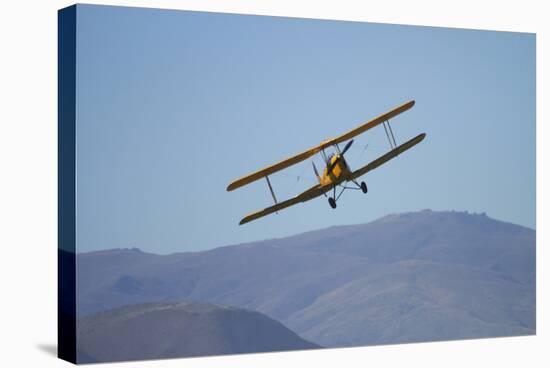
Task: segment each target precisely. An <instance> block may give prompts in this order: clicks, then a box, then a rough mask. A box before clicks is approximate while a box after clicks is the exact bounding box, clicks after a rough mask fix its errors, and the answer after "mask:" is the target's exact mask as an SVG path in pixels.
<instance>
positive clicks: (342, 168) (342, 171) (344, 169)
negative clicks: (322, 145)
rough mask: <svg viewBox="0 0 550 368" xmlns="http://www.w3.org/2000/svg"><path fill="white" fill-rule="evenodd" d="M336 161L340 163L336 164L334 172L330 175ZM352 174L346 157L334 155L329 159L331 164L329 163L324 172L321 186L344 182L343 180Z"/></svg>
mask: <svg viewBox="0 0 550 368" xmlns="http://www.w3.org/2000/svg"><path fill="white" fill-rule="evenodd" d="M336 160H338V163H336V166H334V168H333V169H332V172H331V173H330V174H329V173H328V170H329V167H330V166H331V165H332V164H333V163H334V161H336ZM350 173H351V171H350V169H349V166H348V164H347V162H346V160H345V159H344V157H343V156H341V155H339V154H336V155H333V156H332V157H331V158H330V159H329V162H328V163H327V165H326V166H325V169H324V170H323V174H322V175H321V176H320V177H319V184H321V185H323V186H324V185H329V184H336V183H339V182H341V181H342V179H344V178H345V177H347V176H348V175H349V174H350Z"/></svg>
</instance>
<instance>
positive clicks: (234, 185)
mask: <svg viewBox="0 0 550 368" xmlns="http://www.w3.org/2000/svg"><path fill="white" fill-rule="evenodd" d="M413 106H414V100H411V101H409V102H407V103H404V104H403V105H401V106H398V107H396V108H394V109H393V110H391V111H388V112H387V113H385V114H382V115H380V116H378V117H377V118H374V119H373V120H371V121H369V122H367V123H365V124H362V125H361V126H359V127H357V128H355V129H353V130H351V131H349V132H347V133H345V134H342V135H341V136H339V137H336V138H332V139H329V140H326V141H324V142H323V143H321V144H320V145H318V146H317V147H313V148H310V149H308V150H307V151H304V152H302V153H300V154H298V155H296V156H293V157H291V158H287V159H286V160H283V161H280V162H278V163H276V164H274V165H271V166H268V167H266V168H264V169H262V170H259V171H256V172H255V173H252V174H250V175H247V176H244V177H242V178H240V179H237V180H235V181H234V182H232V183H231V184H229V185H228V186H227V190H228V191H231V190H233V189H237V188H239V187H242V186H243V185H246V184H250V183H252V182H253V181H256V180H258V179H261V178H263V177H265V176H268V175H271V174H273V173H274V172H277V171H279V170H282V169H285V168H287V167H289V166H292V165H294V164H297V163H298V162H301V161H304V160H306V159H308V158H310V157H311V156H313V155H315V154H317V153H319V152H320V151H321V150H323V149H325V148H327V147H330V146H332V145H335V144H337V143H341V142H345V141H347V140H349V139H351V138H353V137H355V136H356V135H358V134H361V133H364V132H366V131H367V130H369V129H371V128H374V127H375V126H377V125H379V124H382V123H383V122H384V121H386V120H388V119H391V118H393V117H395V116H397V115H399V114H401V113H402V112H404V111H407V110H408V109H410V108H411V107H413Z"/></svg>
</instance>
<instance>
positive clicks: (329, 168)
mask: <svg viewBox="0 0 550 368" xmlns="http://www.w3.org/2000/svg"><path fill="white" fill-rule="evenodd" d="M352 144H353V139H352V140H351V141H349V142H348V143H347V144H346V145H345V146H344V149H343V150H342V152H340V154H339V155H338V157H337V158H336V160H334V162H333V163H332V164H331V165H330V166H329V167H328V170H327V175H330V174H331V173H332V170H334V168H335V167H336V165H338V162H340V160H341V159H342V157H344V153H346V152H347V151H348V150H349V148H350V147H351V145H352Z"/></svg>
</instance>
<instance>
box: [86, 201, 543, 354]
mask: <svg viewBox="0 0 550 368" xmlns="http://www.w3.org/2000/svg"><path fill="white" fill-rule="evenodd" d="M77 262H78V266H77V269H78V289H77V290H78V295H77V300H78V311H79V313H80V315H85V314H89V313H93V312H96V311H99V310H104V309H109V308H112V307H116V306H121V305H128V304H139V303H145V302H159V301H163V302H164V301H177V300H195V301H206V302H212V303H216V304H223V305H231V306H235V307H240V308H245V309H248V310H255V311H259V312H261V313H264V314H266V315H267V316H269V317H271V318H274V319H276V320H278V321H280V322H282V323H283V324H284V325H285V326H287V327H288V328H290V329H291V330H293V331H294V332H296V333H297V334H299V335H300V336H301V337H302V338H305V339H308V340H309V341H312V342H315V343H317V344H320V345H322V346H350V345H365V344H380V343H397V342H412V341H427V340H441V339H460V338H470V337H489V336H511V335H523V334H533V333H534V332H535V231H534V230H531V229H528V228H524V227H521V226H517V225H513V224H509V223H505V222H501V221H497V220H494V219H491V218H489V217H487V216H485V215H484V214H481V215H479V214H468V213H459V212H434V211H428V210H426V211H421V212H415V213H406V214H399V215H390V216H386V217H383V218H381V219H379V220H377V221H374V222H371V223H368V224H364V225H352V226H339V227H331V228H328V229H324V230H319V231H314V232H308V233H304V234H300V235H296V236H292V237H288V238H283V239H273V240H266V241H261V242H255V243H249V244H242V245H235V246H226V247H220V248H216V249H213V250H210V251H205V252H194V253H191V252H190V253H177V254H171V255H162V256H161V255H155V254H149V253H144V252H141V251H139V250H137V249H118V250H109V251H101V252H92V253H85V254H79V255H78V260H77Z"/></svg>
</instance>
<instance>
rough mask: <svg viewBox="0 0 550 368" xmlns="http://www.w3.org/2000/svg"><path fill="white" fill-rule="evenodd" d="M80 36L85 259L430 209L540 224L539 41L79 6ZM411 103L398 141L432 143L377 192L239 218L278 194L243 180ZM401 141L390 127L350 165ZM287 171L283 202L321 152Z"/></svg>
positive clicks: (279, 182)
mask: <svg viewBox="0 0 550 368" xmlns="http://www.w3.org/2000/svg"><path fill="white" fill-rule="evenodd" d="M77 42H78V43H77V91H76V93H77V250H78V251H80V252H83V251H91V250H98V249H108V248H119V247H139V248H141V249H142V250H145V251H149V252H155V253H172V252H182V251H195V250H204V249H210V248H214V247H217V246H222V245H228V244H235V243H242V242H248V241H253V240H260V239H266V238H274V237H282V236H286V235H291V234H295V233H300V232H303V231H308V230H313V229H318V228H323V227H328V226H332V225H342V224H356V223H364V222H369V221H372V220H374V219H376V218H379V217H381V216H384V215H386V214H389V213H396V212H405V211H416V210H421V209H425V208H430V209H433V210H459V211H465V210H466V211H470V212H486V213H487V215H489V216H491V217H494V218H497V219H500V220H504V221H509V222H513V223H517V224H521V225H524V226H528V227H531V228H535V35H534V34H526V33H511V32H492V31H475V30H463V29H447V28H433V27H416V26H415V27H413V26H398V25H384V24H373V23H359V22H342V21H324V20H309V19H296V18H280V17H261V16H243V15H230V14H217V13H200V12H183V11H168V10H153V9H139V8H122V7H104V6H91V5H79V6H78V11H77ZM409 99H414V100H416V105H415V107H413V109H411V110H409V111H407V112H405V113H404V114H402V115H400V116H399V117H397V118H395V119H394V120H393V121H392V127H393V129H394V133H395V135H396V139H397V140H398V141H400V142H403V141H405V140H407V139H409V138H412V137H413V136H415V135H417V134H418V133H421V132H425V133H427V137H426V139H425V140H424V141H423V142H422V143H421V144H420V145H418V146H417V147H414V148H413V149H412V150H410V151H409V152H407V153H405V154H403V155H401V156H399V157H398V158H396V159H395V160H392V161H390V162H389V163H387V164H386V165H384V166H382V167H380V168H379V169H377V170H375V171H373V172H371V173H369V174H367V175H366V176H365V177H364V178H363V180H365V181H366V182H367V184H368V186H369V193H368V194H367V195H363V194H360V193H359V192H356V191H353V192H346V193H344V195H343V196H342V198H341V199H340V201H339V203H338V209H337V210H332V209H331V208H330V207H329V205H328V203H327V202H326V200H325V199H324V198H323V197H321V198H318V199H316V200H313V201H310V202H307V203H305V204H301V205H297V206H294V207H292V208H289V209H287V210H284V211H282V212H280V213H279V214H278V215H272V216H269V217H265V218H263V219H260V220H257V221H254V222H251V223H249V224H246V225H243V226H239V225H238V222H239V220H240V219H241V218H242V217H243V216H244V215H246V214H248V213H249V212H252V211H254V210H257V209H260V208H263V207H266V206H268V205H270V204H271V203H272V200H271V196H270V194H269V192H268V189H267V185H266V183H265V181H258V182H256V183H253V184H251V185H249V186H247V187H243V188H240V189H237V190H236V191H234V192H226V190H225V188H226V186H227V184H228V183H229V182H230V181H232V180H233V179H236V178H238V177H241V176H243V175H245V174H247V173H249V172H251V171H255V170H257V169H260V168H262V167H264V166H266V165H268V164H271V163H274V162H275V161H279V160H281V159H283V158H285V157H287V156H289V155H292V154H295V153H298V152H301V151H303V150H305V149H307V148H310V147H312V146H315V145H316V144H318V143H319V142H320V141H322V140H324V139H326V138H329V137H333V136H336V135H339V134H341V133H343V132H345V131H347V130H349V129H351V128H353V127H355V126H357V125H358V124H360V123H361V122H364V121H367V120H369V119H371V118H372V117H375V116H377V115H379V114H381V113H383V112H385V111H387V110H389V109H391V108H393V107H394V106H396V105H399V104H401V103H403V102H405V101H407V100H409ZM367 144H368V146H367V147H366V149H365V145H367ZM388 148H389V147H388V143H387V141H386V139H385V135H384V132H383V128H381V127H379V128H378V129H374V130H373V131H370V132H368V133H367V134H364V135H362V136H360V137H358V138H357V139H356V142H355V144H354V146H353V147H352V148H351V149H350V151H349V153H348V155H347V161H348V163H349V164H350V166H351V167H352V169H353V168H358V167H360V166H362V165H364V164H366V163H367V162H368V161H370V160H372V159H374V158H376V157H377V156H379V155H380V154H382V153H384V152H385V150H387V149H388ZM315 160H316V163H317V165H318V166H321V165H322V164H321V161H320V160H319V158H317V157H316V158H315ZM297 176H300V177H301V179H300V180H297ZM271 180H272V183H273V185H274V187H275V191H276V194H277V196H278V198H281V199H282V198H287V197H291V196H293V195H296V194H298V193H299V192H300V191H301V190H304V189H306V188H308V187H309V186H311V185H313V184H315V180H314V174H313V171H312V169H311V163H310V161H306V162H304V163H302V164H299V165H296V166H294V167H292V168H291V169H289V170H287V171H285V172H282V173H280V174H276V175H274V176H272V177H271Z"/></svg>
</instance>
